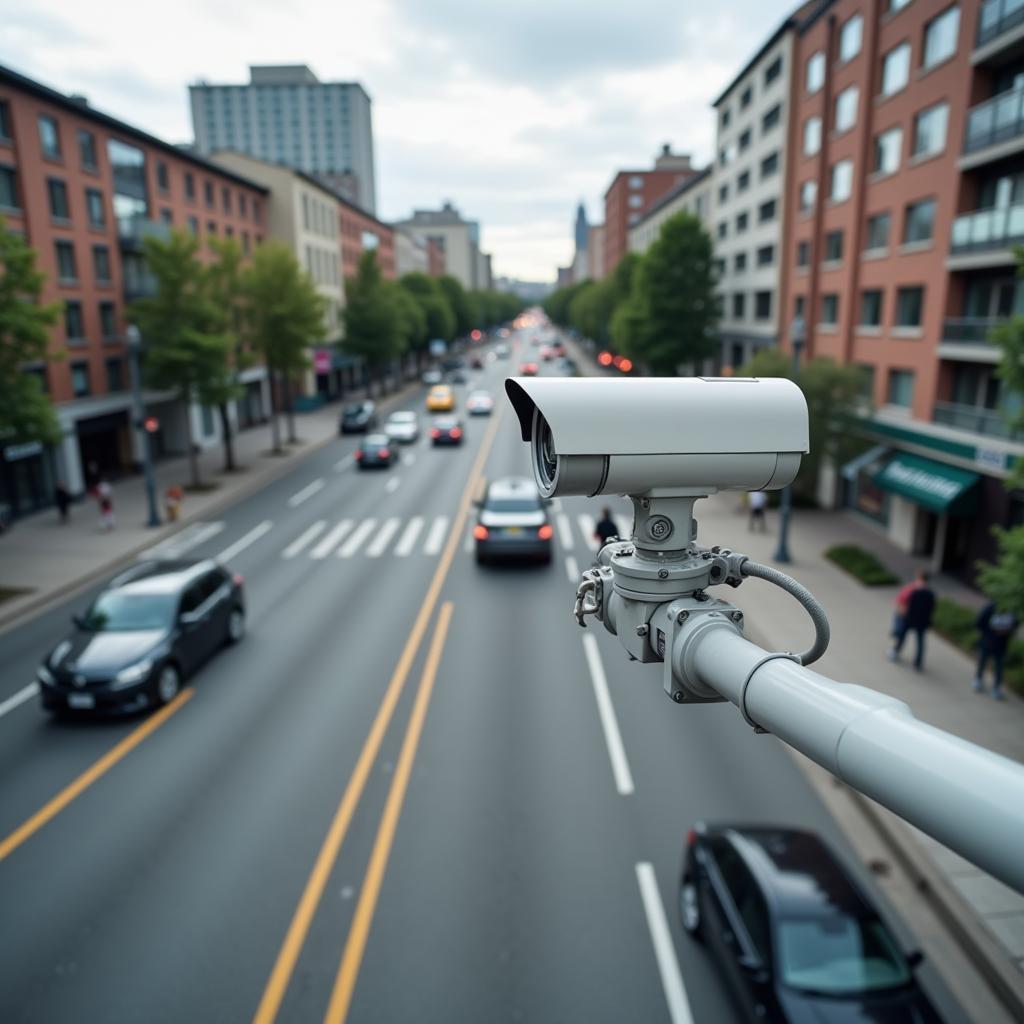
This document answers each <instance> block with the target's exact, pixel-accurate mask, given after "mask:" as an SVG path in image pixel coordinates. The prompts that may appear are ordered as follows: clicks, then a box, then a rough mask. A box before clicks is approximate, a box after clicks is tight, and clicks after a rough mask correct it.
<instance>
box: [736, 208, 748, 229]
mask: <svg viewBox="0 0 1024 1024" xmlns="http://www.w3.org/2000/svg"><path fill="white" fill-rule="evenodd" d="M749 224H750V214H749V213H747V212H746V211H744V212H743V213H738V214H736V234H737V235H739V234H742V233H743V232H744V231H746V230H747V227H748V226H749Z"/></svg>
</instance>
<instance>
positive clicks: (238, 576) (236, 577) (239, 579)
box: [231, 572, 245, 587]
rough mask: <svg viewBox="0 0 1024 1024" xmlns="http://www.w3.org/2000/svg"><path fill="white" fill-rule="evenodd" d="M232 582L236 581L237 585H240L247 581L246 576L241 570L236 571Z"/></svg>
mask: <svg viewBox="0 0 1024 1024" xmlns="http://www.w3.org/2000/svg"><path fill="white" fill-rule="evenodd" d="M231 582H232V583H234V585H235V586H236V587H240V586H241V585H242V584H243V583H244V582H245V577H244V576H243V575H242V574H241V573H240V572H236V573H235V574H234V576H232V577H231Z"/></svg>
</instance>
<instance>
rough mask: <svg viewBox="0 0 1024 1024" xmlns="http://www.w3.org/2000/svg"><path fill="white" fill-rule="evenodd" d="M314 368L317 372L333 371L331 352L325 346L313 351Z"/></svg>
mask: <svg viewBox="0 0 1024 1024" xmlns="http://www.w3.org/2000/svg"><path fill="white" fill-rule="evenodd" d="M313 369H314V370H315V371H316V372H317V373H330V372H331V353H330V352H328V351H327V349H325V348H318V349H317V350H316V351H315V352H314V353H313Z"/></svg>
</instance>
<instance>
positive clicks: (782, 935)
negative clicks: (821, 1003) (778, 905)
mask: <svg viewBox="0 0 1024 1024" xmlns="http://www.w3.org/2000/svg"><path fill="white" fill-rule="evenodd" d="M778 948H779V968H780V973H781V976H782V981H783V983H784V984H786V985H789V986H790V987H791V988H795V989H800V990H801V991H805V992H814V993H819V994H823V995H830V996H842V995H854V994H857V993H862V992H875V991H878V990H880V989H887V988H895V987H897V986H900V985H906V984H907V982H909V981H910V968H909V967H908V966H907V963H906V961H905V960H904V958H903V957H902V956H901V955H900V953H899V951H898V950H897V948H896V944H895V943H894V942H893V940H892V937H891V936H890V935H889V933H888V931H886V929H885V926H884V925H883V924H882V922H881V921H880V920H879V919H878V918H855V917H850V916H848V915H845V914H830V915H828V916H826V917H814V918H810V917H807V918H788V919H787V918H784V919H782V920H781V921H780V922H779V925H778Z"/></svg>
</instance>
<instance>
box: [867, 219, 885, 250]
mask: <svg viewBox="0 0 1024 1024" xmlns="http://www.w3.org/2000/svg"><path fill="white" fill-rule="evenodd" d="M891 223H892V217H891V216H890V215H889V214H888V213H875V214H872V216H870V217H868V227H867V239H866V240H865V244H864V248H865V249H867V250H869V251H870V250H871V249H885V248H886V247H887V246H888V245H889V225H890V224H891Z"/></svg>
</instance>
